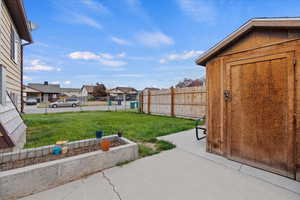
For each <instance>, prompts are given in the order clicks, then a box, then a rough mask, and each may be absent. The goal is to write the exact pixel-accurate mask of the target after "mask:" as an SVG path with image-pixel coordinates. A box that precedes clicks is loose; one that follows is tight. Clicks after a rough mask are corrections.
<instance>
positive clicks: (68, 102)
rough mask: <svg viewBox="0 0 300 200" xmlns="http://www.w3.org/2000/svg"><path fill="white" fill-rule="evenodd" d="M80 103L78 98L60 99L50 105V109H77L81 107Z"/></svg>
mask: <svg viewBox="0 0 300 200" xmlns="http://www.w3.org/2000/svg"><path fill="white" fill-rule="evenodd" d="M79 104H80V102H79V100H78V99H76V98H70V99H59V100H57V101H55V102H53V103H50V104H49V107H51V108H57V107H76V106H79Z"/></svg>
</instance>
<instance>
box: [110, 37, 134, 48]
mask: <svg viewBox="0 0 300 200" xmlns="http://www.w3.org/2000/svg"><path fill="white" fill-rule="evenodd" d="M111 40H112V41H113V42H114V43H116V44H119V45H123V46H129V45H131V42H129V41H127V40H124V39H121V38H118V37H111Z"/></svg>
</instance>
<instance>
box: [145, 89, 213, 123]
mask: <svg viewBox="0 0 300 200" xmlns="http://www.w3.org/2000/svg"><path fill="white" fill-rule="evenodd" d="M143 96H144V98H143V99H144V101H143V105H144V107H145V106H147V107H150V110H151V114H155V115H166V116H173V117H184V118H192V119H197V118H200V117H202V116H204V115H205V113H206V96H207V92H206V87H190V88H170V89H162V90H153V91H151V95H149V94H148V91H143ZM146 99H147V100H146ZM145 100H146V101H145ZM148 102H150V104H149V103H148ZM143 110H144V112H147V111H145V108H144V109H143Z"/></svg>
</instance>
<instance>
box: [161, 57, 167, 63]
mask: <svg viewBox="0 0 300 200" xmlns="http://www.w3.org/2000/svg"><path fill="white" fill-rule="evenodd" d="M166 62H167V60H166V59H164V58H162V59H160V60H159V63H161V64H164V63H166Z"/></svg>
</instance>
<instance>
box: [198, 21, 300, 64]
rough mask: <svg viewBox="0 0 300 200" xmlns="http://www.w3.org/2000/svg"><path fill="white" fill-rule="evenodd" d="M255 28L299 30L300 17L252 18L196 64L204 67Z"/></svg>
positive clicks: (200, 57)
mask: <svg viewBox="0 0 300 200" xmlns="http://www.w3.org/2000/svg"><path fill="white" fill-rule="evenodd" d="M255 28H276V29H279V28H300V17H290V18H289V17H284V18H283V17H282V18H253V19H251V20H249V21H247V22H246V23H245V24H244V25H242V26H241V27H240V28H239V29H237V30H236V31H234V32H233V33H232V34H230V35H229V36H227V37H226V38H225V39H224V40H222V41H221V42H219V43H217V44H216V45H215V46H213V47H212V48H211V49H209V50H208V51H206V52H205V53H203V54H202V55H201V56H199V57H198V58H197V59H196V64H198V65H203V66H204V65H206V63H207V62H208V61H209V60H210V59H211V58H213V57H214V56H216V55H217V54H219V53H220V52H222V51H223V50H224V49H225V48H226V47H227V46H229V45H231V44H232V43H233V42H235V41H237V40H238V39H240V38H241V37H242V36H243V35H245V34H247V33H249V32H250V31H252V30H253V29H255Z"/></svg>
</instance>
